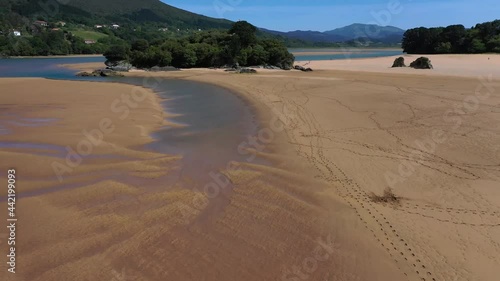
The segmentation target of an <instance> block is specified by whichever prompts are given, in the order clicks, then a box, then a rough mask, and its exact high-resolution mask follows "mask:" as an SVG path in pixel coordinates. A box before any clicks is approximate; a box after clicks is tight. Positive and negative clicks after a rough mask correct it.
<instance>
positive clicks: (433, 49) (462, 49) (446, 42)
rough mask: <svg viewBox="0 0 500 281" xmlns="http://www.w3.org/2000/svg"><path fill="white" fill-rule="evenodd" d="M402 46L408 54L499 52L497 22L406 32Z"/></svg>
mask: <svg viewBox="0 0 500 281" xmlns="http://www.w3.org/2000/svg"><path fill="white" fill-rule="evenodd" d="M402 46H403V51H404V52H406V53H408V54H478V53H500V20H495V21H492V22H485V23H480V24H477V25H476V26H474V27H472V28H470V29H466V28H465V27H464V26H463V25H450V26H448V27H435V28H425V27H420V28H414V29H409V30H407V31H406V33H405V34H404V37H403V42H402Z"/></svg>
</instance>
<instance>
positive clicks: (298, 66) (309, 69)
mask: <svg viewBox="0 0 500 281" xmlns="http://www.w3.org/2000/svg"><path fill="white" fill-rule="evenodd" d="M293 68H294V69H296V70H300V71H304V72H310V71H313V70H312V68H310V67H308V68H305V67H303V66H300V65H296V66H294V67H293Z"/></svg>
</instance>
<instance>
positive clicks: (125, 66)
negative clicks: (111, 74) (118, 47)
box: [107, 61, 133, 72]
mask: <svg viewBox="0 0 500 281" xmlns="http://www.w3.org/2000/svg"><path fill="white" fill-rule="evenodd" d="M132 67H133V66H132V65H131V64H130V63H129V62H127V61H120V62H118V63H116V65H112V66H108V67H107V69H111V70H113V71H120V72H128V71H129V70H130V69H132Z"/></svg>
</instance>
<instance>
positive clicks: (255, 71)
mask: <svg viewBox="0 0 500 281" xmlns="http://www.w3.org/2000/svg"><path fill="white" fill-rule="evenodd" d="M239 73H257V70H255V69H253V68H242V69H240V71H239Z"/></svg>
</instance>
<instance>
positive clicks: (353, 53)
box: [290, 49, 403, 61]
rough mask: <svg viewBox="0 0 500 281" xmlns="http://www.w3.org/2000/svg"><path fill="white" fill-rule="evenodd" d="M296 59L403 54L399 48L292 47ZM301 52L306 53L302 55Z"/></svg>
mask: <svg viewBox="0 0 500 281" xmlns="http://www.w3.org/2000/svg"><path fill="white" fill-rule="evenodd" d="M290 51H292V52H294V55H295V60H296V61H317V60H347V59H363V58H378V57H392V56H398V55H403V51H401V50H356V49H352V50H351V49H346V50H342V49H336V50H332V49H315V50H311V49H292V50H290ZM328 51H331V52H342V53H332V54H324V53H319V54H311V52H328ZM302 52H304V53H305V52H307V54H305V55H302V54H301V53H302Z"/></svg>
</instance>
